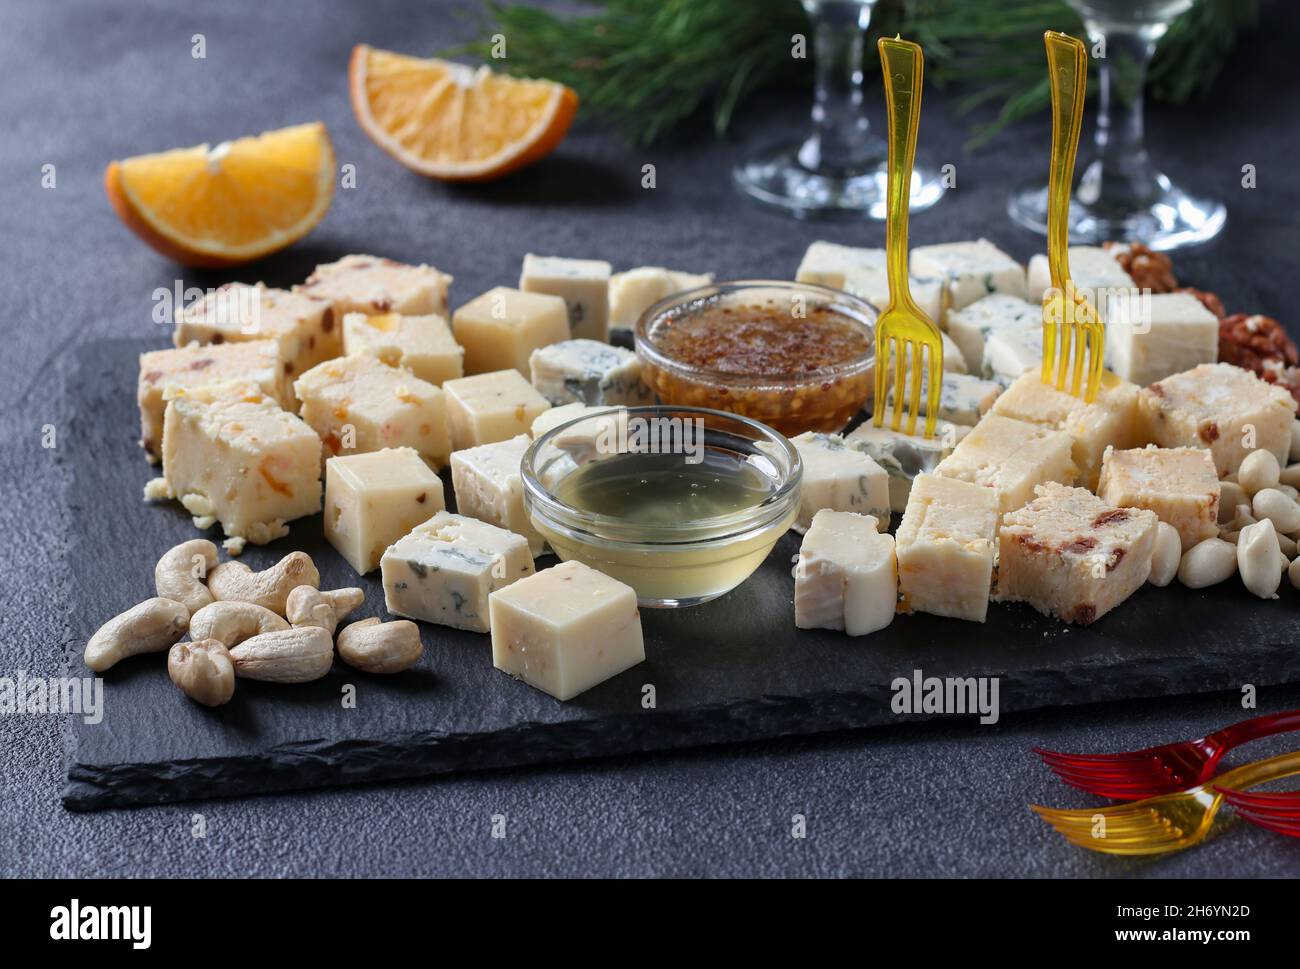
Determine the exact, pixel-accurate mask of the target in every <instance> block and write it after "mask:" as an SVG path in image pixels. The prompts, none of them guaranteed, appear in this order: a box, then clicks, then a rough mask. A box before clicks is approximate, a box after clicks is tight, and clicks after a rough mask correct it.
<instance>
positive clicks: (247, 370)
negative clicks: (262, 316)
mask: <svg viewBox="0 0 1300 969" xmlns="http://www.w3.org/2000/svg"><path fill="white" fill-rule="evenodd" d="M232 380H236V381H241V382H243V383H251V384H255V385H256V386H257V387H258V389H259V390H261V392H262V393H263V394H265V395H266V396H267V397H270V398H271V399H272V400H274V401H275V402H276V403H277V404H279V405H280V406H281V407H284V408H286V409H288V408H291V407H292V406H293V394H292V392H291V391H290V389H289V384H288V381H287V380H286V379H285V375H284V370H283V368H282V367H281V366H280V350H279V347H278V346H277V345H276V343H275V341H274V340H253V341H251V342H247V343H221V344H208V345H207V346H203V345H202V344H198V343H191V344H189V345H188V346H184V347H177V348H176V349H174V350H151V351H149V352H148V353H142V354H140V379H139V381H138V383H137V385H136V401H137V403H138V404H139V405H140V446H141V447H142V448H144V453H145V457H147V458H148V459H149V460H150V461H152V462H157V461H158V460H159V458H161V456H162V436H163V411H164V410H165V409H166V406H167V404H166V402H165V401H164V400H163V392H164V391H165V390H166V389H167V388H169V387H179V388H183V389H186V390H193V389H195V388H197V387H205V386H209V385H211V384H222V383H228V382H229V381H232Z"/></svg>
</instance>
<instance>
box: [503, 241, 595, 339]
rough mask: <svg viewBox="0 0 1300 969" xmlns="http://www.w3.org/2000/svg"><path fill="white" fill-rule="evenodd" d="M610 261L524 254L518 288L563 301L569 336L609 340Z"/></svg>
mask: <svg viewBox="0 0 1300 969" xmlns="http://www.w3.org/2000/svg"><path fill="white" fill-rule="evenodd" d="M609 273H610V266H609V263H607V262H605V260H603V259H562V258H560V257H558V256H534V255H533V254H532V253H531V252H530V253H528V254H527V255H525V256H524V268H523V271H522V272H521V273H520V274H519V288H520V289H522V290H523V291H524V292H525V293H549V294H550V295H552V296H559V297H560V298H561V299H563V300H564V305H565V307H566V308H567V310H568V314H569V336H571V337H573V338H574V339H582V340H599V341H601V342H602V343H603V342H606V341H608V340H609Z"/></svg>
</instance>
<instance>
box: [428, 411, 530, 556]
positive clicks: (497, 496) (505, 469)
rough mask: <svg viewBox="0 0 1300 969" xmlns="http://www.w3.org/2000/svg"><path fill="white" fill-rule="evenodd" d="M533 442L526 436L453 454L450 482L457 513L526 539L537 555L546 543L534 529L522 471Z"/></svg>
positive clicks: (521, 435) (522, 435)
mask: <svg viewBox="0 0 1300 969" xmlns="http://www.w3.org/2000/svg"><path fill="white" fill-rule="evenodd" d="M532 443H533V441H532V438H530V437H529V436H528V435H527V434H520V435H518V436H517V437H512V438H510V439H509V440H506V441H497V442H495V443H493V444H481V445H479V446H478V447H471V448H466V449H465V450H463V451H453V452H452V455H451V483H452V488H453V489H454V490H455V493H456V511H458V512H459V513H460V514H462V515H469V516H470V517H471V518H477V519H479V520H480V521H485V522H489V523H490V524H493V525H497V526H499V527H501V528H505V529H508V530H509V531H512V532H514V533H515V534H516V535H522V536H524V538H526V539H528V547H529V549H530V551H531V552H532V553H533V555H534V556H537V555H541V554H542V552H543V551H545V549H546V540H545V539H544V538H542V536H541V533H539V532H538V531H537V529H535V528H534V527H533V524H532V522H531V521H530V520H529V518H528V512H527V511H526V510H525V508H524V480H523V477H522V474H521V472H520V466H521V464H522V462H523V457H524V452H525V451H527V450H528V447H529V445H530V444H532Z"/></svg>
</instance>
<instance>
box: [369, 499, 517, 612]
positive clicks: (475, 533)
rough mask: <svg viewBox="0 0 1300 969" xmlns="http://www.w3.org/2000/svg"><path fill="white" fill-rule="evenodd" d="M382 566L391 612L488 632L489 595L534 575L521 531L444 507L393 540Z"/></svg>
mask: <svg viewBox="0 0 1300 969" xmlns="http://www.w3.org/2000/svg"><path fill="white" fill-rule="evenodd" d="M379 567H380V570H381V572H382V574H383V580H384V605H385V607H386V608H387V609H388V611H389V612H391V613H393V614H394V615H397V616H406V617H407V618H408V619H422V620H424V621H425V622H432V623H437V624H438V625H440V626H452V627H454V628H456V629H469V630H471V631H473V632H479V633H485V632H487V631H488V630H489V629H490V628H491V613H490V612H489V610H488V596H490V595H491V594H492V593H493V592H494V591H495V590H497V589H502V588H505V587H506V586H508V585H509V584H510V583H512V582H515V581H517V580H519V579H522V578H523V577H524V576H527V575H532V574H533V557H532V555H530V554H529V552H528V540H527V539H525V538H524V537H523V536H521V535H516V534H514V533H513V532H508V531H506V530H505V529H504V528H498V527H497V526H496V525H490V524H488V523H487V522H482V521H479V520H478V519H475V518H467V517H466V516H464V515H453V514H451V513H450V512H445V511H440V512H438V513H437V514H436V515H434V516H433V517H432V518H430V519H429V520H428V521H426V522H423V523H421V524H419V525H416V526H415V528H413V529H412V530H411V531H410V533H409V534H406V535H403V536H402V537H401V538H399V539H398V540H397V541H396V542H394V543H393V544H392V545H390V546H389V547H388V548H387V549H386V550H385V552H384V555H383V558H382V559H381V560H380V564H379Z"/></svg>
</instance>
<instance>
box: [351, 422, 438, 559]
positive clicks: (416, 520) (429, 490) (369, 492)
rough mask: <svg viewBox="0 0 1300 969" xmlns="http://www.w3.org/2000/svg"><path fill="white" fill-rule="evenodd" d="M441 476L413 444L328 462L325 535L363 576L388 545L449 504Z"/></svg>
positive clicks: (352, 455) (381, 555)
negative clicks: (431, 468)
mask: <svg viewBox="0 0 1300 969" xmlns="http://www.w3.org/2000/svg"><path fill="white" fill-rule="evenodd" d="M446 507H447V506H446V504H445V502H444V499H443V494H442V479H441V478H439V477H438V476H437V475H436V474H434V473H433V472H432V471H430V470H429V466H428V465H427V464H425V463H424V459H423V458H421V457H420V454H419V452H418V451H416V450H415V449H414V448H409V447H401V448H385V449H384V450H382V451H371V452H369V453H367V454H347V455H343V456H341V457H336V458H330V459H329V460H328V461H326V462H325V538H326V540H328V541H329V543H330V544H331V545H333V546H334V548H335V549H337V550H338V553H339V554H340V555H342V556H343V558H344V559H346V560H347V563H348V564H349V565H351V566H352V568H353V569H354V570H355V571H356V573H357V574H358V575H365V574H366V573H367V572H373V571H374V570H375V569H377V568H379V560H380V558H382V557H383V554H384V550H385V549H386V548H388V546H389V545H392V544H393V542H395V541H397V540H398V539H399V538H401V537H402V536H403V535H405V534H406V533H407V532H409V531H410V530H411V529H412V528H414V527H415V526H416V525H418V524H420V522H423V521H427V520H428V519H430V518H432V517H433V516H434V515H436V514H437V513H438V512H440V511H442V510H444V509H445V508H446Z"/></svg>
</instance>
